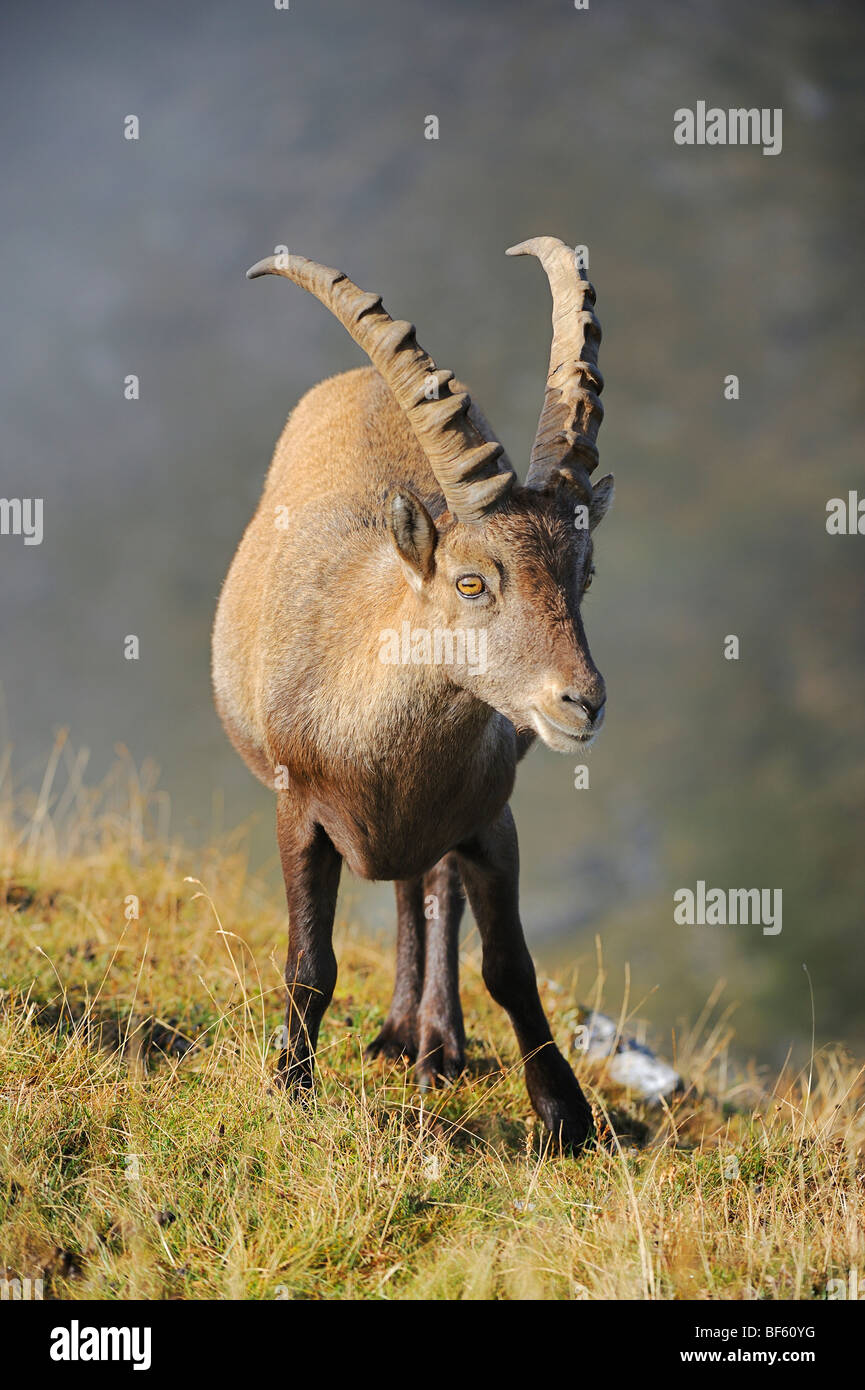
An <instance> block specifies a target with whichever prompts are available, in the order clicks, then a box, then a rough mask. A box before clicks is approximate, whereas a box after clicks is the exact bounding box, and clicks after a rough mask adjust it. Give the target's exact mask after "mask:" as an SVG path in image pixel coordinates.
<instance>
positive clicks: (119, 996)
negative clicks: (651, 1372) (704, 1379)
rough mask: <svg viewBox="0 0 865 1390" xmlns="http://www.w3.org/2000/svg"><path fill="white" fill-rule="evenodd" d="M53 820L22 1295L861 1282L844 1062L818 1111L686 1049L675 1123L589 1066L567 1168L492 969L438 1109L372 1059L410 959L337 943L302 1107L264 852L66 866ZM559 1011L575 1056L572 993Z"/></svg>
mask: <svg viewBox="0 0 865 1390" xmlns="http://www.w3.org/2000/svg"><path fill="white" fill-rule="evenodd" d="M46 826H47V822H43V820H42V818H41V816H40V813H39V808H37V816H36V819H35V820H34V821H33V822H32V823H31V828H30V831H29V832H28V833H27V834H26V835H25V836H24V837H23V839H22V837H21V836H20V835H18V837H17V847H13V848H11V849H9V848H7V849H6V850H5V851H3V852H2V857H0V938H2V976H0V984H2V986H3V993H2V997H0V1034H2V1036H0V1058H2V1060H0V1117H2V1120H0V1231H2V1234H0V1272H2V1267H3V1266H4V1265H5V1267H6V1270H7V1276H8V1277H12V1276H14V1275H17V1276H19V1277H25V1276H28V1275H29V1276H31V1277H42V1278H43V1280H44V1282H45V1296H46V1297H50V1296H55V1297H61V1298H79V1297H96V1298H125V1297H146V1298H162V1297H185V1298H274V1297H305V1298H380V1297H385V1298H574V1297H577V1298H583V1297H589V1298H614V1297H619V1298H622V1297H624V1298H645V1297H660V1298H677V1297H678V1298H683V1297H685V1298H688V1297H703V1298H743V1297H744V1298H749V1297H761V1298H774V1297H779V1298H790V1297H792V1298H810V1297H815V1296H816V1297H820V1296H823V1291H824V1289H825V1284H826V1281H827V1279H828V1278H832V1277H846V1274H847V1271H848V1269H849V1268H850V1267H858V1268H860V1269H861V1267H862V1265H863V1263H865V1238H863V1234H862V1233H863V1227H865V1220H863V1218H865V1193H863V1187H865V1163H863V1152H862V1145H863V1139H865V1117H863V1087H862V1082H861V1078H860V1076H859V1074H858V1071H857V1069H856V1068H854V1067H853V1066H852V1065H851V1064H850V1062H849V1061H848V1060H846V1059H844V1058H843V1057H840V1056H837V1055H824V1056H820V1057H818V1058H816V1059H815V1066H814V1078H813V1085H812V1089H811V1094H810V1098H808V1099H807V1105H806V1091H807V1078H799V1079H798V1080H797V1079H793V1078H787V1079H783V1080H782V1081H781V1082H779V1083H778V1085H777V1086H776V1087H775V1088H774V1096H768V1095H766V1093H765V1092H764V1091H761V1089H760V1088H759V1087H757V1086H756V1084H755V1081H754V1078H753V1077H751V1078H749V1079H742V1078H738V1080H733V1081H731V1080H730V1076H729V1062H728V1060H727V1058H726V1054H725V1052H724V1050H723V1047H722V1043H723V1039H722V1038H721V1036H720V1032H719V1030H717V1029H716V1030H714V1032H712V1031H710V1032H709V1033H708V1036H706V1037H704V1038H702V1040H700V1039H697V1038H691V1039H689V1040H688V1041H687V1042H686V1044H684V1045H680V1048H679V1056H678V1062H679V1065H680V1067H681V1069H682V1070H683V1072H684V1073H685V1075H686V1076H687V1077H688V1078H689V1080H690V1081H691V1083H692V1086H691V1089H690V1090H689V1091H688V1093H687V1094H686V1095H685V1096H684V1097H682V1098H680V1099H678V1100H677V1101H676V1103H675V1105H674V1106H673V1109H672V1111H667V1112H666V1113H662V1112H657V1111H649V1110H645V1109H641V1107H640V1106H639V1105H638V1104H636V1103H634V1102H633V1101H632V1100H631V1099H630V1098H629V1097H628V1096H626V1095H624V1094H623V1093H621V1092H618V1091H616V1089H615V1087H613V1086H612V1085H611V1084H610V1083H609V1081H607V1080H606V1079H605V1078H604V1075H603V1069H602V1067H601V1066H599V1065H595V1066H594V1067H590V1066H586V1065H585V1064H584V1065H583V1067H582V1070H581V1076H582V1078H583V1081H584V1084H585V1085H586V1086H587V1087H588V1088H590V1093H591V1095H592V1099H593V1101H594V1102H595V1106H596V1113H597V1115H598V1118H599V1121H600V1124H601V1127H602V1130H603V1134H604V1142H603V1143H602V1145H601V1146H600V1147H599V1148H598V1149H597V1150H596V1151H594V1152H593V1153H591V1154H590V1155H588V1156H586V1157H584V1158H583V1159H582V1160H581V1161H578V1162H575V1161H573V1160H562V1159H559V1158H551V1157H549V1156H546V1157H545V1156H544V1155H543V1154H542V1152H541V1149H542V1145H541V1141H540V1137H539V1135H538V1133H537V1131H536V1129H535V1127H534V1124H533V1122H532V1117H531V1112H530V1109H529V1106H528V1103H527V1099H526V1096H525V1091H524V1088H523V1083H522V1079H521V1075H520V1071H519V1068H518V1067H516V1066H515V1053H514V1045H513V1041H512V1036H511V1033H510V1029H509V1026H508V1024H507V1020H506V1019H505V1018H504V1017H503V1016H502V1015H501V1013H500V1011H499V1010H498V1009H497V1008H496V1007H495V1006H494V1005H492V1004H491V1002H490V1001H489V999H488V998H487V996H486V995H485V992H484V989H483V986H482V983H481V979H480V971H479V961H478V958H477V954H476V952H475V951H474V950H472V949H471V947H470V948H469V949H467V951H466V952H465V954H464V965H463V999H464V1007H465V1012H466V1021H467V1031H468V1034H469V1040H470V1041H469V1059H470V1064H469V1076H468V1078H467V1079H466V1080H464V1081H463V1082H461V1083H460V1084H459V1085H458V1086H456V1087H454V1088H453V1089H452V1090H450V1091H448V1092H446V1093H439V1094H437V1095H436V1096H434V1097H432V1098H429V1097H428V1098H426V1101H425V1103H424V1104H423V1106H422V1105H421V1099H420V1097H419V1095H418V1094H417V1092H416V1091H415V1090H414V1089H413V1087H412V1084H411V1077H410V1074H407V1073H406V1071H405V1070H404V1068H403V1067H402V1066H400V1065H394V1064H382V1063H375V1064H369V1063H364V1060H363V1045H364V1043H365V1041H368V1040H369V1038H370V1037H371V1036H373V1034H374V1033H375V1031H376V1028H377V1026H378V1024H379V1023H380V1021H381V1019H382V1017H383V1012H384V1008H385V1006H386V1004H387V1000H388V997H389V987H390V984H391V971H392V961H391V954H390V952H382V951H380V950H379V949H378V948H377V947H375V946H374V945H371V944H369V943H366V942H364V941H361V940H356V939H352V937H351V935H350V933H347V932H346V931H345V929H344V928H343V929H342V930H341V933H340V945H339V954H340V958H341V970H340V980H339V985H338V987H337V995H336V999H335V1001H334V1004H333V1006H332V1007H331V1010H330V1012H329V1014H328V1017H327V1020H326V1023H325V1027H324V1031H323V1036H322V1040H321V1050H320V1086H319V1092H318V1096H317V1099H316V1101H315V1103H314V1105H312V1106H310V1107H308V1108H299V1107H297V1106H292V1105H291V1104H290V1103H289V1102H288V1101H287V1100H286V1098H285V1097H284V1096H283V1095H281V1094H280V1093H278V1092H276V1091H275V1090H274V1089H273V1086H272V1075H273V1068H274V1064H275V1060H276V1048H275V1045H274V1043H273V1034H274V1032H275V1030H276V1029H277V1028H278V1026H279V1024H280V1022H281V979H280V967H281V960H282V957H283V954H284V944H285V922H284V916H283V913H282V911H281V910H279V908H278V906H277V905H275V904H274V903H273V902H270V901H267V900H265V899H263V898H261V897H260V896H259V895H258V894H257V893H256V890H255V887H254V885H251V884H249V883H247V882H246V881H245V874H244V866H243V861H242V856H241V855H240V854H238V853H237V852H232V851H231V850H230V848H226V847H223V848H222V849H221V851H220V852H216V851H213V852H211V853H210V854H208V855H203V854H200V853H199V854H197V855H195V856H193V855H191V854H183V853H181V852H180V851H179V850H177V849H175V850H172V851H168V852H157V851H153V850H148V849H147V848H146V847H145V846H144V845H143V844H142V841H141V833H140V826H139V818H138V817H137V816H136V815H132V816H131V817H128V818H126V819H124V820H123V821H122V823H121V821H119V820H118V819H117V817H116V816H115V817H112V816H110V815H108V816H105V817H103V818H102V819H101V820H100V821H99V823H98V826H97V824H96V822H94V823H93V825H92V826H91V827H90V829H89V831H88V835H87V837H86V838H87V843H86V844H84V843H83V842H82V843H79V844H78V845H77V846H73V847H72V852H71V853H70V852H69V847H68V846H67V850H66V852H65V853H64V854H60V853H59V852H58V850H57V849H56V847H55V846H53V845H52V836H51V835H50V834H47V833H44V832H45V829H46ZM3 842H4V843H6V844H7V846H8V845H10V844H12V845H13V846H14V845H15V844H16V837H15V836H13V835H12V834H11V832H10V833H9V834H8V835H7V837H6V838H5V840H4V841H3ZM187 873H195V874H197V875H198V876H199V878H200V879H201V880H202V883H204V884H206V885H207V893H206V894H202V889H201V887H200V886H198V885H196V884H194V883H189V882H187V881H185V877H184V876H185V874H187ZM130 894H134V895H136V896H137V898H138V899H139V904H140V916H139V918H138V920H135V919H134V918H133V919H132V920H130V921H127V920H126V919H125V916H124V910H125V900H126V899H127V896H128V895H130ZM196 894H198V896H196ZM220 924H221V927H222V928H223V929H224V934H223V933H221V932H220V929H219V928H220ZM544 994H545V1002H546V1004H547V1006H548V1008H549V1010H550V1013H551V1016H552V1019H553V1027H554V1032H555V1033H556V1035H557V1038H558V1040H559V1042H560V1043H564V1044H567V1041H568V1037H569V1034H572V1031H573V1024H574V1021H575V1014H574V999H573V997H572V995H571V994H570V991H569V989H568V988H567V987H566V986H563V985H561V984H559V985H556V984H555V982H552V981H550V982H546V983H545V985H544ZM191 1044H194V1045H191ZM769 1089H770V1090H771V1089H772V1087H771V1085H770V1087H769Z"/></svg>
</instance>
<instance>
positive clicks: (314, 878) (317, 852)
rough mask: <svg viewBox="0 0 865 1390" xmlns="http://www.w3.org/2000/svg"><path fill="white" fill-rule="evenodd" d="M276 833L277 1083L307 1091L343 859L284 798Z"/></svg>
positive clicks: (331, 963)
mask: <svg viewBox="0 0 865 1390" xmlns="http://www.w3.org/2000/svg"><path fill="white" fill-rule="evenodd" d="M276 830H277V837H278V839H279V853H280V858H281V860H282V873H283V877H284V879H285V895H286V898H287V900H288V917H289V926H288V959H287V961H286V965H285V983H286V987H287V992H288V998H287V1005H286V1014H285V1045H284V1048H283V1051H282V1055H281V1056H280V1059H279V1073H278V1074H279V1079H280V1081H282V1083H283V1084H284V1085H286V1086H288V1087H289V1088H290V1089H291V1090H293V1091H297V1090H309V1089H310V1088H311V1087H312V1081H313V1059H314V1056H315V1049H316V1045H317V1043H318V1030H319V1027H320V1025H321V1020H322V1017H323V1015H324V1011H325V1009H326V1008H327V1006H328V1004H329V1003H330V1001H331V999H332V998H333V991H334V988H335V986H336V956H335V955H334V953H333V917H334V912H335V910H336V892H337V888H338V887H339V874H340V869H341V868H342V858H341V857H340V855H339V854H338V853H337V851H336V850H335V849H334V847H333V844H332V843H331V841H330V840H329V839H328V837H327V835H326V834H325V832H324V830H322V828H321V826H320V825H310V824H307V823H305V822H304V821H303V819H301V818H299V817H298V815H297V808H296V807H295V806H293V805H292V802H291V800H290V799H289V796H288V794H281V795H280V796H279V797H278V799H277V811H276Z"/></svg>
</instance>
